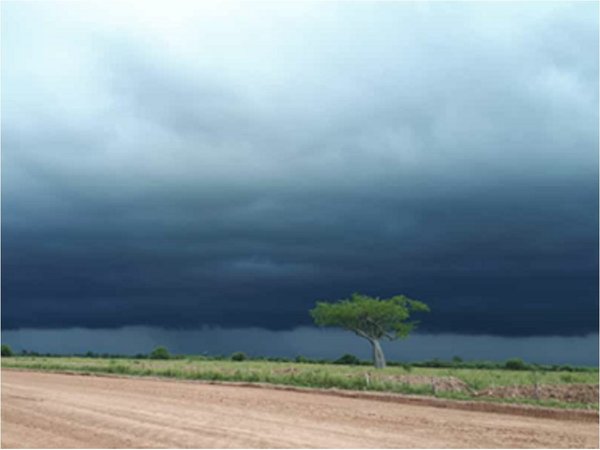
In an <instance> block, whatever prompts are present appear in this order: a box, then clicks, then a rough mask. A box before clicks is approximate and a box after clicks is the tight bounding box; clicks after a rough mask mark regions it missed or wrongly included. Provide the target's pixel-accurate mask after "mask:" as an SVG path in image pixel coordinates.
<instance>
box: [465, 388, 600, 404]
mask: <svg viewBox="0 0 600 450" xmlns="http://www.w3.org/2000/svg"><path fill="white" fill-rule="evenodd" d="M476 395H477V396H480V397H493V398H532V399H537V400H560V401H562V402H569V403H597V402H598V385H597V384H542V385H538V386H498V387H494V388H488V389H483V390H481V391H478V392H477V394H476Z"/></svg>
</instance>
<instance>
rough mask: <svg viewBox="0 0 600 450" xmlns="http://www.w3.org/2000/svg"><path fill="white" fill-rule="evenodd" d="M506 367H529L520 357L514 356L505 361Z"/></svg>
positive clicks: (514, 368)
mask: <svg viewBox="0 0 600 450" xmlns="http://www.w3.org/2000/svg"><path fill="white" fill-rule="evenodd" d="M504 368H505V369H509V370H525V369H527V364H525V361H523V360H522V359H520V358H513V359H509V360H507V361H506V362H505V363H504Z"/></svg>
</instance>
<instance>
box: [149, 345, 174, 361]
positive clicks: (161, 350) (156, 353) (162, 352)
mask: <svg viewBox="0 0 600 450" xmlns="http://www.w3.org/2000/svg"><path fill="white" fill-rule="evenodd" d="M150 358H151V359H169V358H171V355H170V354H169V350H167V348H166V347H156V348H155V349H154V350H152V352H151V353H150Z"/></svg>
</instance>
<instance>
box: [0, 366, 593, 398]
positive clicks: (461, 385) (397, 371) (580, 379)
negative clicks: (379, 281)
mask: <svg viewBox="0 0 600 450" xmlns="http://www.w3.org/2000/svg"><path fill="white" fill-rule="evenodd" d="M2 367H7V368H23V369H35V370H49V371H53V370H54V371H74V372H84V373H105V374H122V375H133V376H159V377H170V378H180V379H188V380H206V381H238V382H240V381H241V382H261V383H272V384H279V385H290V386H301V387H316V388H338V389H352V390H370V391H383V392H394V393H403V394H420V395H433V396H436V397H443V398H457V399H477V400H488V401H502V402H516V403H531V404H538V405H544V406H556V407H570V408H597V407H598V401H597V398H596V399H593V400H590V398H589V395H588V396H587V397H586V398H587V400H586V401H581V400H580V401H577V399H575V400H574V399H573V398H569V399H568V400H567V401H565V399H564V398H561V397H560V396H556V395H554V394H552V393H551V394H550V395H549V396H548V395H537V393H538V387H540V386H542V387H544V389H546V390H548V389H550V390H552V389H554V390H559V391H561V390H562V391H564V390H565V389H569V388H570V387H578V386H579V387H581V385H585V386H584V387H592V386H594V385H595V386H596V389H597V385H598V371H597V370H596V371H588V372H567V371H564V372H561V371H552V372H549V371H512V370H491V369H456V368H444V369H439V368H417V367H415V368H410V369H407V368H402V367H388V368H386V369H383V370H375V369H374V368H372V367H366V366H342V365H334V364H302V363H283V362H266V361H239V362H238V361H223V360H221V361H214V360H212V361H211V360H200V359H197V358H193V357H190V358H184V359H176V360H150V359H133V358H132V359H129V358H118V359H105V358H77V357H29V356H19V357H3V358H2ZM533 386H535V394H536V395H533V394H523V393H520V391H519V390H517V392H516V393H514V392H513V393H511V394H510V395H507V394H503V395H502V396H497V395H494V394H493V392H494V389H496V390H498V389H499V390H503V391H505V390H506V388H508V387H521V390H522V389H524V388H526V387H529V390H531V387H533ZM561 386H562V387H561ZM490 390H491V391H490ZM486 392H487V394H486ZM540 392H541V391H540Z"/></svg>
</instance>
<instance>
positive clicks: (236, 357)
mask: <svg viewBox="0 0 600 450" xmlns="http://www.w3.org/2000/svg"><path fill="white" fill-rule="evenodd" d="M11 353H12V352H11ZM3 354H4V352H3ZM13 355H14V356H43V357H48V358H52V357H65V356H74V357H79V358H109V359H119V358H121V359H125V358H127V359H131V358H133V359H174V360H175V359H188V360H196V361H226V360H229V361H269V362H286V363H302V364H342V365H354V366H370V365H372V362H371V361H367V360H361V359H359V358H357V357H356V356H354V355H351V354H345V355H343V356H341V357H340V358H338V359H335V360H331V359H314V358H309V357H306V356H302V355H300V356H296V357H295V358H285V357H269V356H248V355H246V354H245V353H243V352H235V353H233V354H231V355H173V354H170V353H169V352H168V350H167V349H166V348H165V347H158V348H156V349H154V350H153V351H152V352H150V353H148V354H146V353H138V354H135V355H123V354H114V353H95V352H92V351H89V352H87V353H76V354H71V355H64V354H62V355H57V354H52V353H38V352H34V351H27V350H23V351H22V352H20V353H19V354H13ZM387 364H388V366H392V367H402V368H404V369H406V370H407V371H410V370H411V368H413V367H431V368H447V369H504V370H531V371H549V372H552V371H566V372H593V371H597V370H598V368H597V367H584V366H572V365H569V364H562V365H560V364H536V363H528V362H525V361H523V360H522V359H519V358H512V359H509V360H506V361H464V360H463V359H462V358H460V357H458V356H455V357H454V358H452V359H451V360H441V359H438V358H434V359H431V360H428V361H417V362H401V361H388V363H387Z"/></svg>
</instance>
